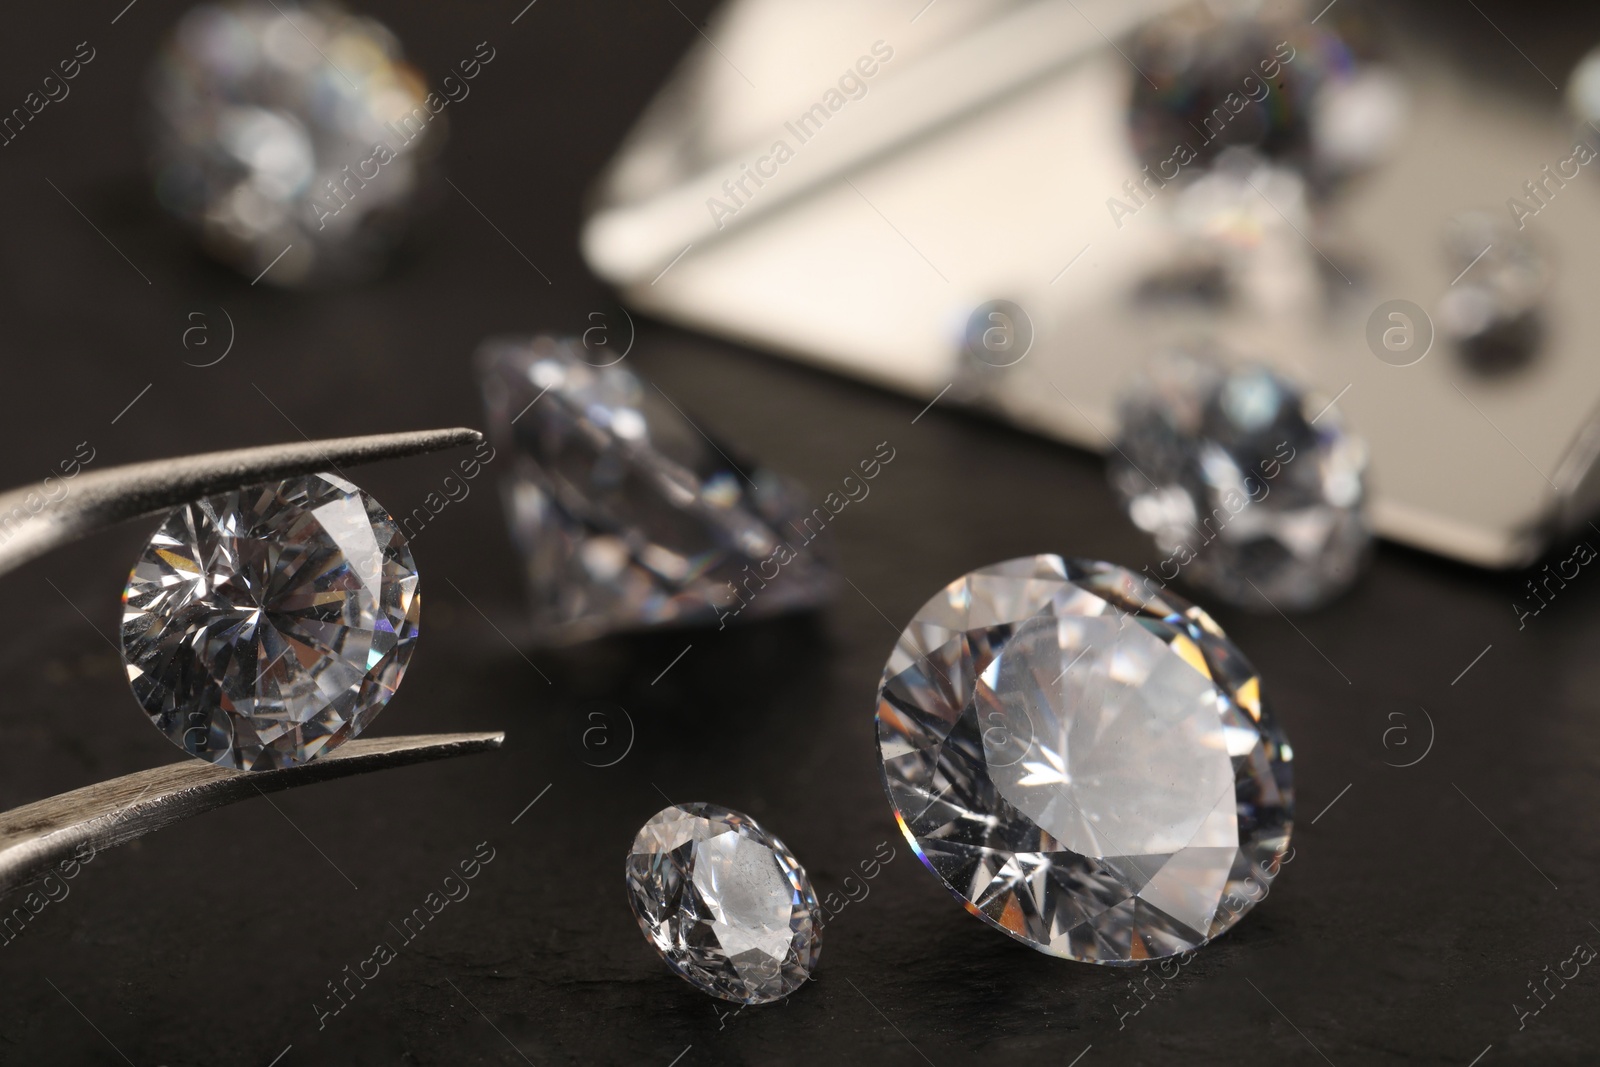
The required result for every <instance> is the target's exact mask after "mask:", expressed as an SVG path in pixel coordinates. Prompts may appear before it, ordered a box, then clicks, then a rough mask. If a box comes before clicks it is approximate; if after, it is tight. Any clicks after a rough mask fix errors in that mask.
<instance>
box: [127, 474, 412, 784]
mask: <svg viewBox="0 0 1600 1067" xmlns="http://www.w3.org/2000/svg"><path fill="white" fill-rule="evenodd" d="M122 599H123V616H122V658H123V659H124V660H125V661H126V663H127V665H128V681H129V684H131V685H132V686H133V693H134V696H136V697H137V698H138V700H139V703H140V704H142V705H143V706H144V710H145V711H146V712H148V713H149V715H150V718H151V720H152V721H154V722H155V724H156V727H157V728H158V729H159V730H160V731H161V732H162V733H164V734H166V735H167V736H168V737H169V738H171V739H172V742H173V744H175V745H177V746H178V747H179V748H181V749H183V750H184V751H185V752H188V753H190V754H191V755H195V756H199V757H200V758H201V759H206V760H210V761H211V762H212V763H215V764H217V765H218V766H222V767H235V768H239V769H241V770H256V771H260V770H271V769H274V768H278V767H289V766H293V765H295V764H300V763H305V762H306V761H308V760H311V759H315V758H316V757H318V756H320V755H323V754H325V753H327V752H330V751H332V750H333V749H335V748H337V747H338V746H339V745H341V744H343V743H344V742H346V741H348V740H350V739H351V738H352V737H355V736H356V735H357V734H359V733H360V732H361V731H362V730H364V729H365V728H366V727H367V725H368V724H369V723H371V721H372V720H373V718H374V717H376V716H377V714H378V712H379V711H381V710H382V709H383V706H384V705H385V704H386V703H388V701H389V698H390V697H391V696H393V695H394V691H395V689H396V687H398V686H399V684H400V678H401V676H402V675H403V674H404V673H405V669H406V662H407V661H408V660H409V659H410V658H411V650H412V648H413V646H414V645H415V643H416V639H417V616H418V613H419V612H420V610H421V607H422V601H421V597H420V596H419V593H418V578H417V569H416V565H415V564H414V563H413V562H412V559H411V550H410V549H409V548H408V547H406V542H405V538H404V537H403V536H402V535H401V533H400V531H399V529H398V527H396V525H395V523H394V520H393V519H391V518H390V517H389V516H388V514H387V513H385V512H384V510H383V508H382V507H381V506H380V505H379V504H378V502H377V501H375V500H373V499H372V498H371V497H370V496H368V495H367V494H366V493H364V492H362V491H361V490H360V489H358V488H356V487H355V486H354V485H351V484H350V483H349V482H347V481H345V480H344V479H342V478H339V477H336V476H334V475H332V474H316V475H309V476H307V477H303V478H294V479H290V480H289V481H284V482H277V483H274V484H271V485H260V486H253V487H251V488H248V489H240V490H237V491H234V492H230V493H223V494H220V495H218V496H213V497H209V498H207V499H205V500H201V501H197V502H195V503H192V504H186V505H184V506H183V507H181V508H177V509H176V510H174V511H173V512H172V513H171V514H170V515H168V516H167V519H166V521H165V522H163V523H162V524H161V528H160V529H159V530H157V531H156V533H155V536H154V537H152V538H151V539H150V543H149V544H148V545H146V546H145V550H144V553H143V555H141V556H140V557H139V562H138V563H137V564H136V565H135V566H134V568H133V573H132V574H131V575H130V576H129V578H128V588H127V591H126V592H125V593H124V594H123V598H122Z"/></svg>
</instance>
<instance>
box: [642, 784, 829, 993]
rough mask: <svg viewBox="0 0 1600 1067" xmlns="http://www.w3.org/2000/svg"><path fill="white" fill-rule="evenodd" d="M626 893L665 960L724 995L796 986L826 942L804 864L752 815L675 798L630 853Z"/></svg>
mask: <svg viewBox="0 0 1600 1067" xmlns="http://www.w3.org/2000/svg"><path fill="white" fill-rule="evenodd" d="M627 877H628V899H629V902H630V903H632V905H633V913H634V914H635V915H636V916H638V918H639V926H640V927H641V928H642V929H643V930H644V935H645V937H647V938H648V939H649V940H650V943H651V944H652V945H654V946H655V947H656V950H657V951H658V952H660V953H661V957H662V959H664V960H666V961H667V964H668V965H669V966H670V967H671V968H672V969H673V970H675V971H677V972H678V974H680V975H682V976H683V978H684V979H685V980H686V981H688V982H689V983H690V984H691V985H693V986H695V987H696V988H698V989H700V990H702V991H704V992H706V993H710V994H711V995H712V996H714V997H721V998H722V999H723V1000H732V1001H737V1002H739V1003H741V1004H766V1003H768V1002H770V1001H774V1000H779V999H781V998H783V997H786V996H788V995H789V994H790V993H792V992H794V991H795V990H796V989H799V988H800V986H801V985H802V984H804V982H805V980H806V979H807V978H809V977H810V976H811V971H812V969H813V968H815V967H816V965H817V957H818V955H820V953H821V951H822V927H821V925H820V922H819V912H818V908H817V894H816V891H815V890H813V889H812V888H811V880H810V879H809V878H807V877H806V872H805V869H804V868H802V867H801V866H800V863H799V861H798V860H796V859H795V858H794V856H793V855H792V854H791V853H790V852H789V850H788V849H787V848H785V847H784V845H783V842H782V841H779V840H778V839H777V838H776V837H773V836H772V835H771V834H769V833H767V832H766V831H765V830H763V829H762V828H761V827H760V826H758V825H756V821H755V820H754V819H752V818H750V816H748V815H741V814H740V813H739V812H736V811H730V810H728V809H727V808H720V807H718V806H716V805H715V804H674V805H673V806H672V807H670V808H666V809H664V810H662V811H660V812H657V813H656V814H655V815H654V816H653V817H652V818H651V819H650V821H649V822H647V823H645V824H644V826H643V827H641V828H640V830H639V833H638V836H636V837H635V838H634V839H633V847H632V848H631V849H630V850H629V852H628V864H627Z"/></svg>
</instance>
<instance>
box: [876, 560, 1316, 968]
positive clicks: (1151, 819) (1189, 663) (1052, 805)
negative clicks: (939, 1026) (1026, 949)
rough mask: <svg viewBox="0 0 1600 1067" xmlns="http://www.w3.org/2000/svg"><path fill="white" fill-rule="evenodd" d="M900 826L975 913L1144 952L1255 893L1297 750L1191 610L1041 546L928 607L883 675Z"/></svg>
mask: <svg viewBox="0 0 1600 1067" xmlns="http://www.w3.org/2000/svg"><path fill="white" fill-rule="evenodd" d="M878 748H879V753H880V755H881V756H882V758H883V772H884V780H885V785H886V787H887V789H888V793H889V801H890V804H891V805H893V807H894V810H895V816H896V819H897V820H898V821H899V823H900V827H901V830H902V831H903V832H904V833H905V835H906V839H907V840H908V841H910V842H911V846H912V848H913V849H914V850H915V851H916V853H917V855H918V857H919V858H920V859H921V860H922V862H923V864H924V865H925V866H926V867H927V868H928V869H929V870H931V871H932V872H933V873H934V874H936V875H938V876H939V878H940V879H941V880H943V881H944V883H945V885H946V886H947V887H948V888H949V889H950V891H951V892H952V893H954V894H955V896H956V897H957V899H959V900H960V901H961V902H962V903H963V904H964V905H965V906H966V908H967V910H968V911H970V912H971V913H972V914H974V915H976V916H978V917H979V918H980V919H983V920H984V921H985V922H988V923H989V924H991V925H993V926H994V927H996V928H997V929H999V930H1001V931H1003V932H1004V933H1006V934H1008V935H1010V936H1011V937H1014V938H1016V939H1017V940H1019V941H1022V942H1024V943H1025V944H1028V945H1031V946H1032V947H1034V948H1036V949H1038V950H1039V951H1041V952H1045V953H1048V954H1050V955H1053V956H1062V957H1065V958H1068V959H1075V960H1081V961H1083V962H1087V963H1113V964H1115V963H1134V962H1137V961H1140V960H1145V959H1155V958H1160V957H1163V956H1170V955H1174V954H1177V953H1180V952H1184V951H1187V950H1189V949H1192V948H1195V947H1196V946H1198V945H1201V944H1204V943H1205V942H1207V941H1209V940H1211V939H1212V938H1214V937H1216V936H1218V935H1219V934H1221V933H1223V932H1224V931H1225V930H1227V929H1228V928H1229V927H1231V926H1232V925H1233V924H1234V923H1235V922H1236V921H1238V919H1239V917H1240V916H1241V915H1243V914H1244V913H1245V912H1246V911H1248V910H1249V909H1250V908H1251V906H1252V905H1253V904H1254V902H1255V901H1258V900H1260V899H1261V898H1262V897H1263V896H1264V895H1265V892H1266V888H1267V887H1268V886H1269V885H1270V884H1271V882H1272V879H1273V878H1274V877H1275V876H1276V874H1277V872H1278V868H1279V865H1280V864H1281V863H1282V860H1283V856H1284V852H1285V850H1286V849H1287V848H1288V844H1289V833H1290V829H1291V824H1292V818H1293V790H1292V774H1291V764H1290V761H1291V757H1292V754H1291V751H1290V749H1289V745H1288V743H1287V742H1286V741H1285V740H1284V738H1283V735H1282V733H1281V732H1280V731H1279V730H1278V728H1277V726H1276V724H1275V723H1274V721H1273V718H1272V714H1271V712H1270V711H1269V710H1268V709H1267V707H1266V705H1265V704H1264V703H1263V701H1262V699H1261V688H1260V682H1259V680H1258V679H1257V677H1256V674H1255V671H1254V669H1253V668H1252V667H1251V666H1250V664H1249V663H1248V662H1247V661H1246V660H1245V659H1244V657H1243V656H1242V655H1241V654H1240V653H1239V650H1238V649H1237V648H1235V647H1234V646H1233V644H1232V643H1231V642H1229V641H1228V639H1227V637H1226V636H1225V635H1224V634H1223V633H1222V631H1221V629H1219V628H1218V627H1217V625H1216V623H1215V622H1213V621H1212V620H1211V618H1210V616H1208V615H1207V614H1206V613H1205V612H1204V611H1202V610H1201V609H1200V608H1198V607H1195V606H1193V605H1191V604H1188V603H1186V602H1184V601H1182V600H1179V599H1178V598H1176V597H1173V596H1170V595H1168V594H1166V593H1165V592H1161V591H1152V589H1151V587H1150V586H1149V584H1148V583H1146V582H1144V581H1143V580H1142V579H1140V578H1139V577H1137V576H1136V575H1134V574H1133V573H1132V572H1131V571H1128V570H1126V569H1124V568H1122V567H1118V566H1115V565H1113V564H1109V563H1100V562H1094V561H1083V560H1063V559H1062V558H1061V557H1059V556H1030V557H1025V558H1023V559H1016V560H1011V561H1009V562H1006V563H1001V564H997V565H995V566H992V567H984V568H982V569H981V570H977V571H973V572H972V573H970V574H968V575H966V576H964V577H962V578H960V579H958V580H956V581H954V582H952V583H951V584H950V585H949V586H947V587H946V588H945V589H944V590H942V591H941V592H940V593H939V594H938V595H937V596H935V597H934V598H933V599H932V600H930V601H928V602H927V603H926V604H924V605H923V607H922V609H921V610H920V611H918V612H917V614H916V616H915V617H914V618H913V619H912V620H911V623H910V625H909V626H907V627H906V629H905V632H904V633H902V634H901V636H900V641H899V643H898V644H897V645H896V646H895V650H894V653H893V655H892V656H891V657H890V658H889V663H888V666H887V668H886V669H885V671H884V677H883V683H882V685H881V686H880V688H879V690H878Z"/></svg>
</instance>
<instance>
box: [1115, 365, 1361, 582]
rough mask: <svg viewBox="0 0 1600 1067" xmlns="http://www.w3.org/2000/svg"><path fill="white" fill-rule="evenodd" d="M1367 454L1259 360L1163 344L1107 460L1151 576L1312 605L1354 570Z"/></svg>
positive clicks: (1334, 416) (1335, 418)
mask: <svg viewBox="0 0 1600 1067" xmlns="http://www.w3.org/2000/svg"><path fill="white" fill-rule="evenodd" d="M1318 408H1323V410H1321V411H1320V413H1319V411H1318ZM1313 419H1315V420H1316V421H1315V423H1313V422H1312V420H1313ZM1366 465H1367V450H1366V446H1365V445H1364V444H1363V442H1362V441H1361V440H1360V439H1359V438H1358V437H1356V436H1354V435H1353V434H1351V433H1349V432H1347V431H1346V430H1345V429H1344V426H1343V424H1342V422H1341V420H1340V418H1339V412H1338V409H1337V408H1336V407H1333V406H1324V405H1322V404H1318V405H1315V406H1313V405H1312V403H1311V402H1310V401H1309V400H1308V399H1307V398H1306V396H1305V395H1304V394H1302V393H1301V392H1300V391H1299V390H1298V389H1296V388H1295V387H1294V386H1293V385H1291V384H1289V383H1288V382H1287V381H1285V380H1284V379H1283V378H1281V377H1279V376H1278V375H1276V374H1274V373H1273V372H1271V371H1269V370H1266V369H1265V368H1262V367H1253V366H1247V367H1241V368H1237V369H1231V370H1230V369H1226V368H1223V367H1222V366H1220V365H1218V364H1216V363H1214V362H1212V361H1210V360H1209V359H1202V358H1194V357H1191V356H1188V355H1181V354H1173V355H1168V356H1164V357H1162V358H1159V359H1156V360H1154V361H1152V363H1151V365H1150V367H1149V369H1148V371H1147V373H1146V374H1145V376H1144V377H1143V379H1142V380H1141V381H1140V382H1139V384H1138V385H1137V386H1136V387H1135V388H1134V389H1132V390H1131V391H1129V392H1128V393H1127V394H1126V395H1125V396H1124V397H1123V400H1122V403H1121V407H1120V430H1119V433H1118V435H1117V441H1116V448H1115V449H1114V450H1113V451H1112V453H1111V455H1110V458H1109V468H1108V469H1109V475H1110V478H1111V485H1112V487H1113V488H1114V489H1115V490H1116V491H1117V493H1118V494H1119V495H1120V496H1121V497H1122V501H1123V504H1124V506H1125V507H1126V508H1127V510H1128V515H1129V517H1130V518H1131V519H1132V520H1133V522H1134V524H1135V525H1137V526H1138V527H1139V528H1140V529H1142V530H1144V531H1146V532H1147V533H1149V534H1151V535H1152V536H1153V537H1154V539H1155V542H1156V547H1157V548H1158V549H1160V551H1161V552H1162V553H1163V554H1164V556H1165V558H1164V559H1162V560H1160V561H1158V562H1157V563H1155V564H1153V565H1151V566H1148V567H1146V568H1145V572H1144V573H1145V575H1146V576H1147V577H1148V578H1149V579H1151V580H1152V581H1155V582H1157V584H1160V583H1165V582H1169V581H1172V580H1173V579H1174V578H1177V577H1179V576H1180V575H1181V576H1182V577H1183V578H1184V579H1185V580H1187V581H1189V582H1192V583H1193V584H1194V585H1196V586H1199V587H1201V588H1204V589H1207V590H1209V591H1211V592H1213V593H1215V594H1217V595H1218V596H1220V597H1222V598H1223V599H1225V600H1227V601H1229V602H1231V603H1234V604H1238V605H1241V606H1243V607H1247V608H1251V609H1253V610H1257V611H1263V612H1271V611H1272V610H1273V608H1277V609H1279V610H1283V611H1294V610H1305V609H1309V608H1313V607H1316V606H1318V605H1320V604H1323V603H1325V602H1327V601H1328V600H1331V599H1332V598H1333V597H1335V596H1337V595H1338V594H1339V593H1341V592H1343V591H1344V590H1345V589H1346V588H1347V587H1348V586H1349V585H1350V583H1351V582H1353V581H1354V580H1355V579H1356V577H1357V575H1358V574H1359V573H1360V570H1361V566H1362V564H1363V563H1364V562H1365V559H1366V556H1367V553H1368V549H1369V547H1370V544H1371V533H1370V531H1369V529H1368V526H1367V523H1366V520H1365V517H1364V513H1363V503H1364V501H1365V496H1366V490H1365V475H1366Z"/></svg>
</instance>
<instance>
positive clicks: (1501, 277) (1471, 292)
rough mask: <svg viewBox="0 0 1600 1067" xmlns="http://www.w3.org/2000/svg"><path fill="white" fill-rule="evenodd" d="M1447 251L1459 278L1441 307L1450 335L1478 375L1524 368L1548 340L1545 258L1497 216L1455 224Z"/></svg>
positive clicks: (1463, 217) (1483, 215) (1443, 323)
mask: <svg viewBox="0 0 1600 1067" xmlns="http://www.w3.org/2000/svg"><path fill="white" fill-rule="evenodd" d="M1445 249H1446V254H1447V257H1448V258H1447V263H1448V266H1449V269H1450V271H1451V273H1452V275H1454V276H1455V278H1456V280H1455V282H1454V283H1453V284H1451V285H1450V287H1449V289H1448V290H1447V291H1446V292H1445V295H1444V296H1443V297H1442V298H1441V299H1440V301H1439V325H1440V327H1441V329H1442V330H1443V332H1444V334H1445V336H1447V337H1449V338H1450V339H1451V340H1453V341H1454V342H1455V344H1456V348H1457V350H1458V351H1459V352H1460V353H1461V356H1462V358H1463V359H1464V360H1465V361H1466V363H1467V364H1468V366H1470V367H1472V368H1473V369H1474V370H1478V371H1484V372H1496V371H1507V370H1514V369H1517V368H1520V367H1522V366H1525V365H1526V364H1527V363H1528V361H1529V360H1531V359H1532V358H1533V357H1534V356H1535V355H1536V354H1537V353H1538V350H1539V346H1540V344H1541V342H1542V341H1543V340H1544V334H1545V313H1544V301H1545V293H1546V292H1548V291H1549V283H1550V269H1549V265H1548V264H1547V262H1546V260H1545V257H1544V256H1543V255H1542V254H1541V253H1540V252H1539V250H1538V248H1537V247H1536V246H1535V245H1534V243H1533V240H1532V239H1531V238H1530V237H1529V236H1528V235H1526V234H1524V233H1522V232H1520V231H1519V230H1518V229H1517V228H1516V227H1514V226H1512V225H1511V221H1510V220H1509V219H1508V218H1506V217H1505V215H1504V214H1503V213H1500V212H1494V213H1490V212H1471V213H1469V214H1465V215H1461V216H1458V217H1457V218H1455V219H1454V220H1453V221H1452V224H1451V226H1450V228H1449V230H1448V231H1447V233H1446V237H1445Z"/></svg>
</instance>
